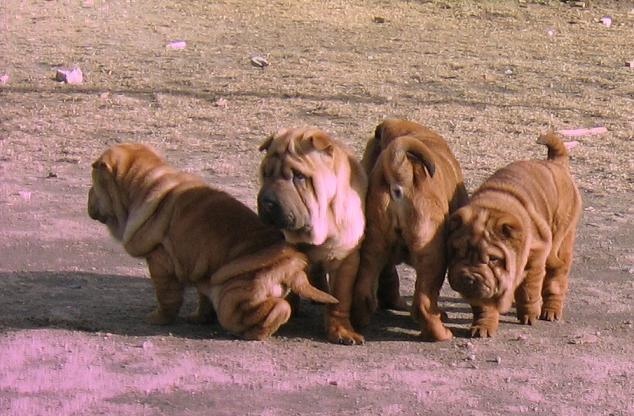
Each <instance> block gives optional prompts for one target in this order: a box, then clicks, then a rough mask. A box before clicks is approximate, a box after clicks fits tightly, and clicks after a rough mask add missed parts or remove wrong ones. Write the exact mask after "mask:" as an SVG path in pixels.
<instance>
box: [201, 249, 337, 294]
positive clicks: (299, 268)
mask: <svg viewBox="0 0 634 416" xmlns="http://www.w3.org/2000/svg"><path fill="white" fill-rule="evenodd" d="M307 263H308V260H307V258H306V256H305V255H304V254H301V253H300V252H299V251H297V250H295V249H294V248H293V247H291V246H289V245H288V244H287V243H286V242H284V241H282V242H280V243H278V244H274V245H272V246H270V247H267V248H265V249H262V250H260V251H258V252H256V253H253V254H249V255H246V256H242V257H239V258H237V259H235V260H233V261H232V262H229V263H228V264H225V265H224V266H222V267H221V268H220V269H218V270H217V271H216V272H215V273H214V274H213V275H212V276H211V281H210V283H211V285H221V284H224V283H225V282H227V281H228V280H229V279H231V278H233V277H235V276H238V275H245V274H249V273H264V274H265V275H266V274H268V275H270V278H271V279H272V280H274V281H277V282H280V283H282V284H283V285H285V286H287V287H288V288H290V289H291V292H293V293H295V294H297V295H299V296H300V297H302V298H304V299H308V300H313V301H315V302H319V303H339V301H338V300H337V298H335V297H334V296H331V295H329V294H328V293H326V292H323V291H321V290H319V289H317V288H316V287H314V286H313V285H311V284H310V282H309V281H308V277H307V276H306V272H305V270H306V267H307ZM260 276H263V275H260Z"/></svg>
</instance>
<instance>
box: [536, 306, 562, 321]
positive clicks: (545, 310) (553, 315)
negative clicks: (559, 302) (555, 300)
mask: <svg viewBox="0 0 634 416" xmlns="http://www.w3.org/2000/svg"><path fill="white" fill-rule="evenodd" d="M562 318H563V311H562V310H561V309H560V308H550V307H547V306H544V307H542V312H541V314H540V315H539V319H541V320H542V321H551V322H552V321H559V320H561V319H562Z"/></svg>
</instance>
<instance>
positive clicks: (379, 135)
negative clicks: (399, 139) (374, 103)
mask: <svg viewBox="0 0 634 416" xmlns="http://www.w3.org/2000/svg"><path fill="white" fill-rule="evenodd" d="M383 124H384V123H381V124H379V125H378V126H376V129H374V140H376V141H377V143H381V138H382V137H383Z"/></svg>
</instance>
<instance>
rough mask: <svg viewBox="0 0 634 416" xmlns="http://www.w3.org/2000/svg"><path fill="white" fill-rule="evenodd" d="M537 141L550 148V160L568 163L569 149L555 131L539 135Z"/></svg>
mask: <svg viewBox="0 0 634 416" xmlns="http://www.w3.org/2000/svg"><path fill="white" fill-rule="evenodd" d="M537 143H539V144H543V145H545V146H546V147H547V148H548V160H552V161H553V162H558V163H562V164H564V165H568V149H566V146H565V145H564V142H563V141H562V140H561V138H560V137H559V136H558V135H557V134H556V133H555V132H554V131H552V130H551V131H549V132H548V133H545V134H542V135H541V136H539V138H538V139H537Z"/></svg>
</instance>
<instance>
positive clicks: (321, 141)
mask: <svg viewBox="0 0 634 416" xmlns="http://www.w3.org/2000/svg"><path fill="white" fill-rule="evenodd" d="M260 150H261V151H266V156H265V157H264V158H263V160H262V164H261V167H260V176H261V189H260V192H259V195H258V213H259V215H260V217H261V218H262V219H263V220H264V221H265V222H266V223H269V224H273V225H275V227H277V228H278V229H280V230H282V232H283V233H284V236H285V237H286V240H287V241H288V242H290V243H293V244H297V245H298V247H300V248H301V250H302V251H304V252H305V253H306V254H307V255H308V257H309V260H310V263H311V273H310V274H311V278H312V279H313V281H316V280H317V279H319V280H322V281H323V280H325V279H324V276H325V275H328V280H329V282H328V283H329V285H330V291H331V293H332V294H333V295H334V296H335V297H336V298H337V299H338V300H339V303H338V304H336V305H330V306H329V308H328V311H327V313H326V332H327V336H328V339H329V340H330V341H331V342H336V343H343V344H360V343H363V337H362V336H361V335H360V334H358V333H357V332H355V330H354V329H353V328H352V325H351V323H350V305H351V302H352V291H353V287H354V280H355V277H356V274H357V268H358V265H359V247H360V245H361V241H362V239H363V229H364V227H365V217H364V212H363V207H364V200H365V191H366V186H367V179H366V176H365V173H364V172H363V169H362V168H361V165H360V164H359V163H358V162H357V161H356V160H355V159H354V157H353V156H352V155H351V154H350V153H349V152H348V151H347V150H345V148H344V147H343V146H342V145H341V144H340V143H339V142H338V141H336V140H334V139H333V138H332V137H330V136H329V135H328V134H326V133H325V132H323V131H321V130H318V129H310V128H304V129H283V130H280V131H279V132H277V133H276V134H274V135H272V136H271V137H269V138H268V140H266V141H265V142H264V143H263V144H262V146H261V147H260Z"/></svg>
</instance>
